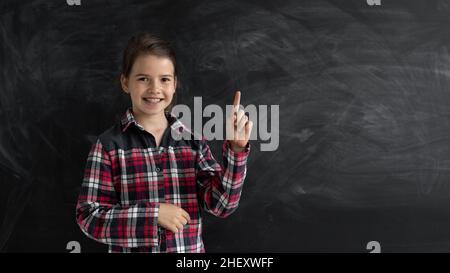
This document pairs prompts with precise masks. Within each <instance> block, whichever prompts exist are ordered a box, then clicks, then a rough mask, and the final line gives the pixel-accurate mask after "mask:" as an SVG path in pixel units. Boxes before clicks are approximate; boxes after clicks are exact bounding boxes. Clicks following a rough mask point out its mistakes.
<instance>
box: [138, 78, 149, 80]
mask: <svg viewBox="0 0 450 273" xmlns="http://www.w3.org/2000/svg"><path fill="white" fill-rule="evenodd" d="M139 80H140V81H147V80H148V79H147V78H139Z"/></svg>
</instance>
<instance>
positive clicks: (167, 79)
mask: <svg viewBox="0 0 450 273" xmlns="http://www.w3.org/2000/svg"><path fill="white" fill-rule="evenodd" d="M162 81H163V82H170V79H169V78H163V79H162Z"/></svg>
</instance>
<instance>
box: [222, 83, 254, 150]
mask: <svg viewBox="0 0 450 273" xmlns="http://www.w3.org/2000/svg"><path fill="white" fill-rule="evenodd" d="M240 103H241V92H240V91H236V93H235V94H234V102H233V111H232V112H231V116H230V117H228V118H227V124H226V126H227V139H228V140H229V141H230V144H231V148H232V149H233V151H235V152H241V151H244V150H245V146H247V143H248V140H249V139H250V134H251V132H252V128H253V122H252V121H251V120H249V119H248V117H247V116H246V115H245V112H244V110H242V109H240V107H239V106H240Z"/></svg>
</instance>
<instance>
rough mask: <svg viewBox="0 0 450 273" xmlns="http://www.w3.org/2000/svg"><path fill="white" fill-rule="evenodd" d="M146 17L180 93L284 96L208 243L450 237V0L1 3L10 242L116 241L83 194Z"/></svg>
mask: <svg viewBox="0 0 450 273" xmlns="http://www.w3.org/2000/svg"><path fill="white" fill-rule="evenodd" d="M138 31H150V32H154V33H157V34H160V35H163V36H164V37H165V38H166V39H168V40H170V41H171V42H172V43H173V44H174V46H175V48H176V51H177V54H178V61H179V64H180V80H181V82H182V86H181V88H180V89H179V90H178V91H177V92H178V94H179V96H178V102H179V103H183V104H187V105H190V106H192V105H193V97H194V96H201V97H202V98H203V105H204V106H205V105H207V104H218V105H223V106H224V105H225V104H231V102H232V98H233V94H234V91H235V90H236V89H239V90H242V104H244V105H246V104H254V105H275V104H277V105H279V106H280V145H279V147H278V149H277V150H276V151H273V152H262V151H260V149H259V144H260V141H259V140H255V141H252V143H253V147H254V148H253V150H252V152H251V154H250V158H249V161H248V174H247V178H246V182H245V186H244V192H243V195H242V199H241V203H240V208H239V209H238V210H237V211H236V212H235V213H234V214H233V215H231V216H230V217H229V218H227V219H218V218H214V217H213V216H207V217H206V218H205V225H204V228H205V229H204V240H205V246H206V250H207V251H208V252H369V250H367V249H366V245H367V243H368V242H369V241H378V242H379V243H380V244H381V251H382V252H449V251H450V183H449V180H450V122H449V119H450V107H449V106H450V89H449V87H450V56H449V45H450V3H449V2H448V1H447V0H440V1H430V0H423V1H419V0H416V1H412V0H403V1H401V0H391V1H387V0H382V2H381V6H370V5H368V4H367V2H366V0H336V1H331V0H328V1H325V0H310V1H298V0H292V1H271V0H269V1H256V0H253V1H252V0H247V1H219V0H217V1H216V0H208V1H179V2H175V1H106V0H104V1H92V0H89V1H87V0H81V5H80V6H76V5H74V6H70V5H68V4H67V3H66V1H64V0H58V1H56V0H53V1H48V0H36V1H12V0H8V1H2V2H1V4H0V47H1V50H0V69H1V73H0V124H1V125H0V183H1V184H0V186H1V188H0V251H3V252H49V251H51V252H69V250H67V249H66V245H67V243H68V242H69V241H78V242H79V243H80V245H81V251H82V252H103V251H106V250H107V247H106V245H101V244H98V243H96V242H95V241H93V240H90V239H88V238H87V237H86V236H84V235H83V234H82V233H81V231H80V229H79V228H78V226H77V225H76V222H75V205H76V199H77V195H78V190H79V187H80V185H81V180H82V176H83V170H84V165H85V161H86V158H87V154H88V151H89V148H90V145H91V143H92V142H93V141H94V140H95V139H96V136H97V135H99V134H100V133H101V132H103V131H104V130H105V129H107V128H108V127H110V126H111V125H113V124H114V122H115V121H116V120H117V118H118V116H119V115H121V114H122V113H123V112H124V111H125V109H126V107H127V106H128V105H129V104H130V101H129V99H128V98H127V97H126V96H125V95H124V94H123V93H122V92H121V89H120V87H119V84H118V76H119V73H120V61H121V53H122V50H123V48H124V47H125V45H126V42H127V40H128V39H129V37H130V36H131V35H132V34H135V33H137V32H138ZM210 145H211V147H212V149H213V152H214V154H215V155H216V158H217V159H219V160H221V157H220V148H221V141H212V142H211V143H210Z"/></svg>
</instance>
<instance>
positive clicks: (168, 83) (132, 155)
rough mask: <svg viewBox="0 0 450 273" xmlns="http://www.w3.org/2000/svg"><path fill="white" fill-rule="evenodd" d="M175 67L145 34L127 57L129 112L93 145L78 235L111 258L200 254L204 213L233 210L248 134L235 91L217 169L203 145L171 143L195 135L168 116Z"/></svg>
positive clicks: (166, 49)
mask: <svg viewBox="0 0 450 273" xmlns="http://www.w3.org/2000/svg"><path fill="white" fill-rule="evenodd" d="M176 67H177V65H176V57H175V52H174V50H173V49H172V47H171V46H170V44H169V43H168V42H166V41H164V40H163V39H161V38H159V37H157V36H155V35H152V34H149V33H140V34H139V35H136V36H134V37H132V38H131V39H130V40H129V42H128V45H127V47H126V49H125V51H124V55H123V66H122V74H121V84H122V89H123V91H124V92H125V93H127V94H129V96H130V98H131V102H132V107H129V108H128V109H127V110H126V112H125V113H124V114H123V116H122V118H121V120H120V122H118V123H117V124H115V125H114V126H112V127H111V128H109V129H108V130H106V131H105V132H103V133H102V134H101V135H100V136H99V137H98V138H97V140H96V142H95V143H94V144H92V146H91V149H90V152H89V155H88V158H87V162H86V166H85V173H84V178H83V182H82V185H81V189H80V194H79V197H78V202H77V207H76V220H77V223H78V225H79V227H80V228H81V230H82V231H83V233H84V234H86V235H87V236H88V237H89V238H91V239H94V240H96V241H98V242H101V243H105V244H108V245H109V252H205V247H204V245H203V240H202V211H206V212H209V213H211V214H213V215H215V216H217V217H221V218H225V217H227V216H228V215H230V214H231V213H233V212H234V211H235V210H236V208H237V207H238V204H239V200H240V196H241V192H242V187H243V183H244V179H245V177H246V173H247V158H248V155H249V152H250V143H249V137H250V134H251V130H252V127H253V124H252V122H251V121H250V120H248V118H247V116H246V115H245V113H244V111H243V110H240V109H239V105H240V92H239V91H237V92H236V93H235V96H234V102H233V104H234V106H235V107H234V109H235V110H234V112H233V113H232V114H231V115H230V116H229V117H227V124H228V125H230V124H231V128H232V131H233V132H232V136H233V138H232V139H231V140H224V142H223V145H222V158H223V165H221V164H219V163H218V162H217V161H216V160H215V159H214V157H213V155H212V153H211V150H210V148H209V146H208V144H207V142H206V140H205V139H204V138H202V139H201V140H196V139H195V138H194V137H182V138H178V137H177V138H174V137H173V136H174V134H180V135H184V136H186V134H188V135H190V136H193V133H192V132H190V131H189V129H188V128H187V127H186V126H185V125H184V124H182V123H181V121H180V120H179V119H178V118H176V117H175V116H174V115H172V114H171V112H170V110H171V108H172V106H173V98H174V95H175V92H176V87H177V69H176Z"/></svg>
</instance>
